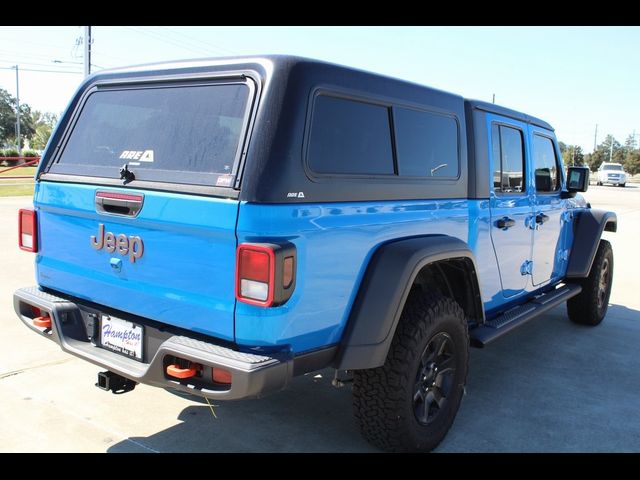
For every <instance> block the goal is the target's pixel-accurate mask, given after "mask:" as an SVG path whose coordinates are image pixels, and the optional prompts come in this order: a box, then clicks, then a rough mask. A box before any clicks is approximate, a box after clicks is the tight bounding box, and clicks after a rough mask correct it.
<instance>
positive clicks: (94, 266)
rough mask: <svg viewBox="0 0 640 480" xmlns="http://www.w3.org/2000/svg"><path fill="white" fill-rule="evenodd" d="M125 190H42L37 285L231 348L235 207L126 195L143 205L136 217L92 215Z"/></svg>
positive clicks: (215, 201)
mask: <svg viewBox="0 0 640 480" xmlns="http://www.w3.org/2000/svg"><path fill="white" fill-rule="evenodd" d="M122 191H123V190H122V189H120V190H119V189H114V188H109V187H98V186H95V185H80V184H70V183H54V182H40V184H39V189H38V193H37V195H36V202H35V207H36V210H37V211H38V224H39V234H40V240H39V245H40V251H39V253H38V257H37V263H36V265H37V269H36V271H37V278H38V283H39V284H40V285H42V286H45V287H49V288H51V289H54V290H57V291H60V292H64V293H67V294H70V295H73V296H76V297H79V298H83V299H86V300H89V301H92V302H95V303H98V304H101V305H105V306H108V307H111V308H114V309H118V310H122V311H124V312H129V313H133V314H135V315H140V316H142V317H148V318H151V319H153V320H157V321H160V322H164V323H168V324H171V325H176V326H179V327H183V328H188V329H191V330H194V331H199V332H202V333H205V334H209V335H215V336H217V337H220V338H224V339H228V340H233V312H234V306H235V295H234V272H235V249H236V238H235V224H236V217H237V213H238V202H237V201H236V200H229V199H221V198H213V197H199V196H192V195H184V194H177V193H166V192H153V191H142V190H140V191H137V190H134V189H131V188H127V189H126V190H125V191H124V192H125V193H126V194H129V195H131V194H139V195H143V196H144V200H143V205H142V208H141V210H140V212H139V213H138V215H137V216H136V217H135V218H133V217H126V216H116V215H112V214H109V213H101V212H100V211H99V209H97V208H96V193H97V192H110V193H116V194H117V193H120V192H122ZM100 225H103V226H104V227H103V228H101V227H100ZM100 233H102V235H100ZM109 233H112V234H113V235H114V238H115V240H114V242H115V247H116V248H115V249H114V251H113V252H109V251H108V248H107V247H108V246H109V245H108V243H109V241H108V239H107V238H106V237H107V235H108V234H109ZM91 237H95V238H94V239H92V238H91ZM101 237H102V238H101ZM125 237H126V243H125V240H124V238H125ZM135 237H138V238H139V239H140V241H138V240H134V238H135ZM100 240H102V244H103V245H102V248H100V249H98V248H96V247H97V246H99V245H100ZM141 245H142V247H141ZM132 248H133V249H134V252H135V253H132V252H131V251H130V249H132ZM141 248H142V250H140V249H141Z"/></svg>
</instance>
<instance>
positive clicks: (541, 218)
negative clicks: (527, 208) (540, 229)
mask: <svg viewBox="0 0 640 480" xmlns="http://www.w3.org/2000/svg"><path fill="white" fill-rule="evenodd" d="M547 220H549V215H545V214H544V213H539V214H537V215H536V223H537V224H538V225H542V224H543V223H545V222H546V221H547Z"/></svg>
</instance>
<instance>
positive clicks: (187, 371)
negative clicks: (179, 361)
mask: <svg viewBox="0 0 640 480" xmlns="http://www.w3.org/2000/svg"><path fill="white" fill-rule="evenodd" d="M197 372H198V369H197V365H196V364H193V363H190V364H189V368H181V367H180V365H175V364H173V365H169V366H167V375H169V376H170V377H175V378H191V377H195V376H196V373H197Z"/></svg>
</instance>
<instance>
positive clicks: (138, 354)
mask: <svg viewBox="0 0 640 480" xmlns="http://www.w3.org/2000/svg"><path fill="white" fill-rule="evenodd" d="M143 341H144V331H143V328H142V325H137V324H135V323H132V322H127V321H126V320H122V319H121V318H116V317H110V316H108V315H102V322H101V323H100V345H101V346H102V347H103V348H106V349H109V350H113V351H114V352H118V353H121V354H122V355H125V356H127V357H131V358H135V359H136V360H140V361H142V342H143Z"/></svg>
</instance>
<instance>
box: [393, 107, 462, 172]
mask: <svg viewBox="0 0 640 480" xmlns="http://www.w3.org/2000/svg"><path fill="white" fill-rule="evenodd" d="M393 110H394V117H393V120H394V127H395V132H396V147H397V152H398V175H404V176H410V177H449V178H452V177H453V178H455V177H457V176H458V170H459V158H458V125H457V123H456V120H455V119H454V118H453V117H449V116H444V115H438V114H435V113H429V112H423V111H417V110H409V109H406V108H394V109H393Z"/></svg>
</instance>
